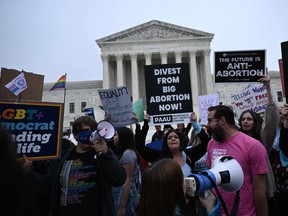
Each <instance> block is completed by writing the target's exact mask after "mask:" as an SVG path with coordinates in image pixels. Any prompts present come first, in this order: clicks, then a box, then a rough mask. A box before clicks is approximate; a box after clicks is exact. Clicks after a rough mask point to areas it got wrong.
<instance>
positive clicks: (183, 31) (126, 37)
mask: <svg viewBox="0 0 288 216" xmlns="http://www.w3.org/2000/svg"><path fill="white" fill-rule="evenodd" d="M213 36H214V34H211V33H208V32H203V31H199V30H195V29H190V28H186V27H182V26H178V25H174V24H170V23H165V22H161V21H158V20H152V21H150V22H147V23H144V24H141V25H138V26H135V27H132V28H129V29H126V30H124V31H121V32H118V33H116V34H112V35H109V36H107V37H104V38H101V39H98V40H96V42H97V44H98V45H101V44H102V43H109V42H120V43H121V42H133V41H135V42H136V41H145V40H165V39H181V38H183V39H184V38H186V39H187V38H190V39H191V38H195V39H201V38H210V39H211V40H212V38H213Z"/></svg>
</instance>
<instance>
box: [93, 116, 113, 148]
mask: <svg viewBox="0 0 288 216" xmlns="http://www.w3.org/2000/svg"><path fill="white" fill-rule="evenodd" d="M114 134H115V128H114V126H113V125H112V123H111V122H109V121H106V120H102V121H100V122H98V124H97V129H96V130H95V131H94V132H93V133H92V134H91V135H90V137H89V141H90V142H91V143H93V144H95V143H96V141H97V140H99V139H104V140H110V139H112V138H113V136H114Z"/></svg>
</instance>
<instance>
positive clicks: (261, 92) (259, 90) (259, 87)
mask: <svg viewBox="0 0 288 216" xmlns="http://www.w3.org/2000/svg"><path fill="white" fill-rule="evenodd" d="M231 104H232V106H233V108H234V110H235V113H236V116H237V117H238V118H239V117H240V115H241V113H242V112H243V111H245V110H248V109H249V110H252V111H254V112H256V113H262V112H264V111H265V109H266V107H267V104H268V94H267V91H266V89H265V87H264V85H263V84H253V85H249V86H248V87H246V88H245V89H243V90H242V91H241V92H239V93H237V94H232V95H231Z"/></svg>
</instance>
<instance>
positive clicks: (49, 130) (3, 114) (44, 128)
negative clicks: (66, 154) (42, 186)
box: [0, 101, 63, 160]
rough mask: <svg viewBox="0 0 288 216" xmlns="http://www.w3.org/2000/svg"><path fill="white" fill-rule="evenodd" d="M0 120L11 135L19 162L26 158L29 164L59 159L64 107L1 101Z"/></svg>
mask: <svg viewBox="0 0 288 216" xmlns="http://www.w3.org/2000/svg"><path fill="white" fill-rule="evenodd" d="M0 119H1V121H0V124H1V125H2V126H4V127H5V128H7V129H8V130H10V131H11V132H12V139H13V140H14V141H15V143H16V157H17V158H22V156H23V155H24V154H25V155H26V156H27V157H28V158H29V159H30V160H46V159H53V158H59V157H60V153H61V152H60V146H61V142H62V125H63V104H62V103H46V102H24V101H22V102H15V101H0ZM0 144H1V143H0Z"/></svg>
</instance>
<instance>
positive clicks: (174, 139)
mask: <svg viewBox="0 0 288 216" xmlns="http://www.w3.org/2000/svg"><path fill="white" fill-rule="evenodd" d="M190 119H191V121H192V120H194V117H193V115H192V114H191V118H190ZM149 120H150V116H149V115H145V117H144V125H143V127H142V130H140V132H139V134H137V140H136V147H137V150H138V152H139V153H140V155H141V156H142V157H143V158H144V159H145V160H147V161H148V162H150V163H154V162H156V161H158V160H160V159H162V158H172V159H173V160H175V161H177V163H178V164H179V165H180V167H181V169H182V172H183V175H184V177H187V176H189V175H191V174H193V168H194V163H195V162H196V161H198V160H199V159H200V158H201V157H202V156H203V155H204V154H205V153H206V149H207V148H206V147H207V143H208V141H209V137H208V135H207V134H206V132H205V131H204V130H203V129H202V128H201V126H200V124H199V123H198V122H193V123H195V124H193V123H192V125H193V127H194V129H196V127H197V129H196V130H197V131H198V132H199V136H200V137H201V141H202V143H201V145H198V146H195V147H194V148H190V149H189V150H185V144H184V143H183V141H182V139H181V138H182V136H181V134H180V133H178V132H177V131H176V130H173V129H169V130H167V132H166V133H165V135H164V137H163V144H162V150H161V151H159V150H156V149H152V148H149V147H148V146H146V145H145V139H146V135H147V131H148V130H149V126H148V121H149ZM189 203H190V205H189V206H190V210H191V214H192V215H196V214H197V213H196V203H195V197H190V198H189Z"/></svg>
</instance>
